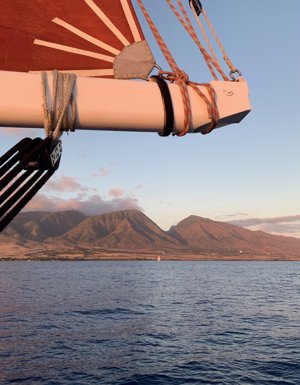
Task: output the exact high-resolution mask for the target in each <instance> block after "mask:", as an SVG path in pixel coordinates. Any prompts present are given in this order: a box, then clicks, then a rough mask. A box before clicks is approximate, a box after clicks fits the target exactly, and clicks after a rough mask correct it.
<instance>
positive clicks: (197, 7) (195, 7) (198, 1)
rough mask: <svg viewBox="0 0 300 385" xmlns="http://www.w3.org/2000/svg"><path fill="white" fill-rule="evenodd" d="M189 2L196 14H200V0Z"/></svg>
mask: <svg viewBox="0 0 300 385" xmlns="http://www.w3.org/2000/svg"><path fill="white" fill-rule="evenodd" d="M189 4H190V7H191V8H192V5H193V7H194V9H195V11H196V13H197V15H198V16H199V15H200V13H202V4H201V2H200V0H189Z"/></svg>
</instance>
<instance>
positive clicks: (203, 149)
mask: <svg viewBox="0 0 300 385" xmlns="http://www.w3.org/2000/svg"><path fill="white" fill-rule="evenodd" d="M133 3H134V4H135V5H136V1H133ZM164 3H165V2H164V1H163V0H160V1H153V0H144V4H145V5H146V7H147V9H148V10H149V12H150V13H151V15H152V16H153V19H154V21H155V22H156V23H157V26H158V27H159V29H160V31H161V33H162V35H163V36H164V37H165V39H166V41H167V43H168V46H169V48H170V49H171V51H172V53H173V54H174V57H175V59H176V61H177V63H178V65H179V67H181V68H183V69H184V70H185V71H186V72H187V73H188V74H189V76H190V79H192V80H195V81H198V82H208V81H210V80H212V77H211V75H210V72H209V71H208V70H207V68H206V65H205V64H204V62H203V59H202V57H201V55H200V53H199V52H198V51H197V49H196V48H195V47H194V44H193V42H192V41H190V40H188V39H187V38H186V37H185V32H184V30H183V29H182V27H181V26H180V25H179V24H178V22H177V20H176V19H175V18H174V17H173V15H172V14H171V13H170V11H169V10H168V7H167V6H166V5H164ZM158 4H159V5H158ZM202 4H203V6H204V8H205V9H206V12H207V14H208V15H209V17H210V19H211V21H212V23H213V25H214V27H215V29H216V31H217V33H218V36H219V38H220V39H221V41H222V43H223V45H224V47H225V49H226V51H227V53H228V55H229V57H230V58H231V60H232V61H233V63H234V64H235V66H236V67H237V68H239V69H240V70H241V72H242V74H243V76H244V77H245V78H246V80H247V81H248V84H249V89H250V97H251V104H252V107H253V110H252V111H251V113H250V114H249V115H248V116H247V117H246V118H245V119H244V120H243V121H242V122H241V123H240V124H237V125H231V126H228V127H224V128H220V129H218V130H215V131H213V132H212V133H211V134H209V135H205V136H203V135H201V134H194V135H186V136H185V137H182V138H179V137H172V136H170V137H167V138H161V137H159V136H158V135H157V134H152V133H151V134H150V133H149V134H142V133H119V132H118V133H117V132H114V133H111V132H110V133H108V132H91V131H77V132H75V133H74V134H73V133H72V134H70V135H64V136H63V158H62V161H61V166H60V169H59V170H58V172H57V173H56V175H55V177H54V178H53V181H52V182H50V183H48V185H47V186H45V187H44V189H43V190H42V191H41V193H40V194H39V195H38V196H37V197H36V198H34V199H33V200H32V201H31V203H30V205H28V207H27V209H44V210H60V209H68V208H74V209H79V210H81V211H84V212H86V213H88V214H98V213H102V212H107V211H111V210H116V209H123V208H138V209H140V210H142V211H143V212H144V213H145V214H146V215H147V216H149V217H150V218H151V219H152V220H154V221H155V222H156V223H157V224H158V225H159V226H160V227H162V228H163V229H168V228H169V227H170V226H171V225H173V224H176V223H178V222H179V221H180V220H182V219H184V218H185V217H187V216H189V215H191V214H194V215H199V216H202V217H207V218H211V219H213V220H221V221H231V222H232V223H235V224H238V225H242V226H245V227H248V228H250V229H264V230H265V231H268V232H273V233H276V234H284V235H291V236H298V237H300V203H299V195H300V181H299V178H300V161H299V158H300V154H299V145H300V114H299V109H300V107H299V89H298V87H299V85H300V73H299V63H300V50H299V42H298V37H299V36H300V25H299V16H300V1H299V0H288V1H286V2H285V3H284V6H283V5H282V2H279V1H274V0H273V1H271V0H263V1H262V0H252V1H251V2H249V1H243V0H227V1H224V0H203V1H202ZM138 14H140V13H139V11H138ZM143 26H144V28H145V33H146V35H148V32H149V31H148V28H147V26H146V25H145V24H144V23H143ZM148 41H149V43H150V44H151V47H152V49H153V52H154V55H155V57H156V59H157V62H158V63H159V64H160V65H161V66H162V67H163V68H164V69H167V65H166V63H165V61H164V59H163V58H162V55H161V53H160V52H159V50H158V48H157V46H156V44H155V42H154V41H153V38H152V37H150V38H149V39H148ZM221 59H222V58H221V56H220V60H221ZM223 69H224V70H226V72H227V68H226V66H225V65H224V66H223ZM1 134H2V140H1V145H0V149H1V151H2V153H3V152H4V151H6V149H7V148H8V147H9V146H11V145H13V144H14V143H15V142H16V141H17V140H18V139H19V138H20V137H22V135H24V134H25V135H28V134H29V135H30V136H36V135H42V131H39V130H29V132H26V133H25V132H24V129H21V130H20V129H14V130H11V129H10V130H8V129H5V128H2V129H1Z"/></svg>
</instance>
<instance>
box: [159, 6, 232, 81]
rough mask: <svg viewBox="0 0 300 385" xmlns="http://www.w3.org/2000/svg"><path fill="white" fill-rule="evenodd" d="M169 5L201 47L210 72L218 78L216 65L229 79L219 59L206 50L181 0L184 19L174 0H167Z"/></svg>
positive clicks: (226, 78)
mask: <svg viewBox="0 0 300 385" xmlns="http://www.w3.org/2000/svg"><path fill="white" fill-rule="evenodd" d="M166 1H167V3H168V5H169V7H170V8H171V9H172V11H173V13H174V14H175V16H176V17H177V19H178V20H179V21H180V22H181V24H182V25H183V26H184V28H185V30H186V31H187V33H188V34H189V35H190V37H191V38H192V39H193V40H194V42H195V43H196V44H197V46H198V48H199V49H200V52H201V53H202V56H203V58H204V60H205V62H206V64H207V66H208V68H209V69H210V72H211V74H212V76H213V78H214V79H215V80H218V77H217V75H216V73H215V71H214V69H213V67H215V69H216V70H217V71H218V72H219V74H220V75H221V76H222V78H223V79H224V80H229V79H228V77H227V76H226V74H225V73H224V71H223V70H222V68H221V66H220V64H219V63H218V61H215V60H214V59H213V58H212V57H211V56H210V54H209V53H208V52H207V51H206V49H205V48H204V47H203V45H202V44H201V42H200V40H199V39H198V36H197V34H196V31H195V29H194V27H193V26H192V23H191V21H190V19H189V17H188V14H187V13H186V10H185V8H184V6H183V4H182V2H181V0H177V3H178V5H179V7H180V10H181V12H182V14H183V16H184V19H185V20H184V19H183V18H182V16H181V15H180V13H179V12H178V11H177V9H176V8H175V6H174V5H173V3H172V1H171V0H166Z"/></svg>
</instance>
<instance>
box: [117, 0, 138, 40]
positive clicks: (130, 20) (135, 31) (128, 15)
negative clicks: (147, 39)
mask: <svg viewBox="0 0 300 385" xmlns="http://www.w3.org/2000/svg"><path fill="white" fill-rule="evenodd" d="M121 4H122V7H123V11H124V14H125V16H126V19H127V21H128V25H129V27H130V29H131V32H132V35H133V38H134V41H135V42H138V41H141V40H142V38H141V35H140V33H139V30H138V28H137V26H136V23H135V20H134V18H133V15H132V12H131V9H130V7H129V5H128V1H127V0H121Z"/></svg>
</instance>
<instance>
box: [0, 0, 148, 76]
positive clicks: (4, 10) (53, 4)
mask: <svg viewBox="0 0 300 385" xmlns="http://www.w3.org/2000/svg"><path fill="white" fill-rule="evenodd" d="M143 39H144V37H143V33H142V30H141V27H140V25H139V22H138V20H137V16H136V14H135V12H134V9H133V6H132V4H131V1H130V0H28V1H24V0H1V1H0V70H8V71H25V72H27V71H47V70H49V71H50V70H53V69H57V70H85V71H84V72H82V73H83V74H84V73H86V74H88V73H89V72H90V74H93V73H95V74H96V76H99V75H100V76H101V74H102V75H104V76H112V74H113V72H112V68H113V61H114V58H115V57H116V56H117V55H118V53H119V52H120V51H122V50H123V48H124V47H125V46H128V45H130V44H132V43H134V42H137V41H140V40H143ZM95 70H98V74H97V71H95ZM99 70H100V71H99ZM80 72H81V71H79V72H78V73H80Z"/></svg>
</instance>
